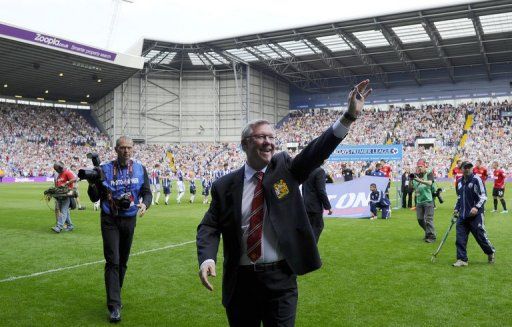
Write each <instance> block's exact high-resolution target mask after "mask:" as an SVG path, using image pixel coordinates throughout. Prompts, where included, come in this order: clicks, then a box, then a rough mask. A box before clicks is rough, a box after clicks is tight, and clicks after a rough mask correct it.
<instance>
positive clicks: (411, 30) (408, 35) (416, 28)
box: [392, 24, 430, 44]
mask: <svg viewBox="0 0 512 327" xmlns="http://www.w3.org/2000/svg"><path fill="white" fill-rule="evenodd" d="M392 30H393V32H395V34H396V36H398V38H399V39H400V41H401V42H402V43H404V44H407V43H415V42H425V41H430V37H429V36H428V34H427V32H426V31H425V28H424V27H423V26H422V25H421V24H414V25H407V26H397V27H392Z"/></svg>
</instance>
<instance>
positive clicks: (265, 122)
mask: <svg viewBox="0 0 512 327" xmlns="http://www.w3.org/2000/svg"><path fill="white" fill-rule="evenodd" d="M260 125H270V126H272V123H271V122H269V121H268V120H266V119H255V120H251V121H250V122H248V123H247V125H245V127H244V129H242V140H244V139H246V138H248V137H249V136H251V134H252V131H253V130H254V128H255V127H258V126H260ZM272 128H274V127H273V126H272Z"/></svg>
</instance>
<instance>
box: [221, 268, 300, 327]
mask: <svg viewBox="0 0 512 327" xmlns="http://www.w3.org/2000/svg"><path fill="white" fill-rule="evenodd" d="M297 298H298V290H297V275H295V274H293V273H292V272H291V270H290V268H288V267H285V268H277V269H275V270H267V271H258V272H255V271H247V270H239V272H238V273H237V281H236V286H235V293H234V294H233V298H232V299H231V301H230V303H229V305H228V306H226V313H227V316H228V321H229V325H230V326H231V327H260V326H261V323H262V322H263V326H265V327H277V326H279V327H293V326H294V325H295V314H296V310H297Z"/></svg>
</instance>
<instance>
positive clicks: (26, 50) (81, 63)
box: [0, 24, 143, 103]
mask: <svg viewBox="0 0 512 327" xmlns="http://www.w3.org/2000/svg"><path fill="white" fill-rule="evenodd" d="M142 67H143V63H142V59H141V58H139V57H135V56H129V55H125V54H120V53H113V52H109V51H106V50H102V49H96V48H92V47H90V46H87V45H83V44H78V43H75V42H72V41H67V40H64V39H61V38H58V37H54V36H49V35H44V34H41V33H36V32H31V31H28V30H24V29H21V28H17V27H14V26H9V25H4V24H0V95H4V96H12V97H14V96H18V97H19V96H22V97H23V98H34V99H35V98H44V99H45V100H54V101H58V100H64V101H66V102H75V103H78V102H87V103H94V102H96V101H97V100H99V99H101V98H102V97H104V96H105V95H106V94H108V93H109V92H110V91H112V90H113V89H114V88H115V87H117V86H118V85H120V84H121V83H123V82H124V81H125V80H127V79H128V78H129V77H130V76H132V75H134V74H135V73H136V72H138V71H139V70H140V69H141V68H142Z"/></svg>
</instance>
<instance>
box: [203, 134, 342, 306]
mask: <svg viewBox="0 0 512 327" xmlns="http://www.w3.org/2000/svg"><path fill="white" fill-rule="evenodd" d="M341 141H342V139H340V138H338V137H336V136H335V135H334V134H333V129H332V127H330V128H329V129H327V131H325V132H324V133H323V134H322V135H321V136H319V137H318V138H316V139H315V140H313V141H311V142H310V143H309V144H308V146H307V147H306V148H304V149H303V150H302V151H301V152H300V153H299V154H298V155H297V156H296V157H295V158H294V159H292V158H291V157H290V156H289V155H288V154H287V153H286V152H280V153H278V154H275V155H274V156H273V157H272V159H271V161H270V163H269V165H268V166H267V170H266V172H265V176H264V178H263V191H264V196H265V203H266V205H267V216H266V217H265V219H266V220H265V221H266V223H270V224H272V226H273V227H274V229H275V231H276V235H277V238H278V243H279V248H280V250H281V251H282V253H283V256H284V259H285V260H286V262H287V264H288V265H289V266H290V268H291V270H292V271H293V273H295V274H298V275H302V274H305V273H308V272H310V271H313V270H316V269H318V268H320V266H321V265H322V263H321V261H320V255H319V253H318V249H317V246H316V241H315V237H314V234H313V230H312V228H311V225H310V223H309V220H308V216H307V214H306V209H305V207H304V202H303V199H302V196H301V194H300V191H299V186H300V184H302V183H303V182H304V181H305V180H306V179H307V178H308V176H309V174H310V173H311V172H312V171H313V170H314V169H315V168H317V167H319V166H320V165H321V164H322V163H323V162H324V160H325V159H327V158H328V157H329V156H330V154H331V153H332V152H333V151H334V149H336V147H337V146H338V144H339V143H340V142H341ZM243 183H244V167H242V168H240V169H238V170H236V171H234V172H232V173H230V174H228V175H225V176H223V177H221V178H219V179H218V180H217V181H215V182H214V183H213V185H212V189H211V194H212V202H211V204H210V207H209V209H208V211H207V212H206V214H205V215H204V218H203V220H202V221H201V223H200V224H199V226H198V227H197V239H196V244H197V256H198V261H199V265H201V263H203V262H204V261H205V260H206V259H214V260H215V261H216V262H217V252H218V247H219V243H220V237H221V235H222V239H223V250H224V265H223V267H224V274H223V287H222V303H223V304H224V305H225V306H227V305H228V303H229V301H230V299H231V297H232V294H233V291H234V289H235V285H236V278H237V267H238V265H239V262H240V258H241V256H242V253H241V249H242V246H241V242H242V228H241V220H242V213H241V207H242V193H243ZM285 186H286V187H285Z"/></svg>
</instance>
